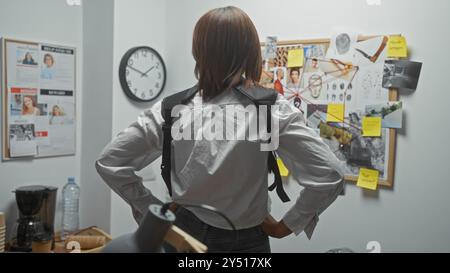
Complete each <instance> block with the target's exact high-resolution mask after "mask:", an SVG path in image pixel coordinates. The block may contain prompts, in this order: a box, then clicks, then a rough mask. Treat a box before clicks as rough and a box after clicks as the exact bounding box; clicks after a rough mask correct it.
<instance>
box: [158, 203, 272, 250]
mask: <svg viewBox="0 0 450 273" xmlns="http://www.w3.org/2000/svg"><path fill="white" fill-rule="evenodd" d="M175 214H176V217H177V218H176V220H175V225H176V226H177V227H179V228H181V229H182V230H183V231H185V232H187V233H188V234H189V235H191V236H192V237H194V238H195V239H197V240H199V241H200V242H202V243H204V244H205V245H206V246H207V247H208V252H209V253H214V252H226V253H270V244H269V237H268V236H267V234H265V233H264V231H263V230H262V228H261V226H259V225H258V226H256V227H252V228H247V229H239V230H237V231H233V230H227V229H221V228H217V227H213V226H210V225H208V224H205V223H204V222H202V221H201V220H200V219H199V218H197V216H195V215H194V214H193V213H192V212H190V211H189V210H187V209H185V208H183V207H179V208H178V209H177V211H176V212H175ZM236 235H237V236H236ZM164 249H165V251H166V252H176V249H175V248H173V247H172V246H170V245H168V244H165V245H164Z"/></svg>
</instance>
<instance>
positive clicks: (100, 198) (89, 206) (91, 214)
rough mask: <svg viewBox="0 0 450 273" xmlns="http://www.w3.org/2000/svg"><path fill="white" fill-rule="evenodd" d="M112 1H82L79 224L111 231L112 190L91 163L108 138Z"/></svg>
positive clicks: (111, 66)
mask: <svg viewBox="0 0 450 273" xmlns="http://www.w3.org/2000/svg"><path fill="white" fill-rule="evenodd" d="M113 35H114V2H113V1H110V0H95V1H84V2H83V91H84V94H85V96H84V97H83V112H82V123H83V124H82V126H83V127H82V129H83V135H82V138H83V142H82V148H81V152H82V160H81V181H82V187H81V196H85V197H90V198H84V200H83V202H82V203H81V204H80V218H81V226H83V227H86V226H92V225H95V226H98V227H100V228H102V229H103V230H105V231H109V230H110V213H111V190H110V189H109V188H108V186H107V185H106V184H105V183H104V182H103V180H102V179H101V178H100V176H99V175H98V173H97V171H96V169H95V167H94V162H95V160H96V159H97V158H98V156H99V154H100V153H101V151H102V149H103V147H104V146H105V145H106V144H107V143H108V142H109V141H111V130H112V113H113V108H112V107H113V105H112V101H113V73H112V71H113V42H114V41H113Z"/></svg>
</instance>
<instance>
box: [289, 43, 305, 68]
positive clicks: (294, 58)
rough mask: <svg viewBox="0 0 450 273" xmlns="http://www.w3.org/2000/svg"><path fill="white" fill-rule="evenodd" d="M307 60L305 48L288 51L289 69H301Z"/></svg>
mask: <svg viewBox="0 0 450 273" xmlns="http://www.w3.org/2000/svg"><path fill="white" fill-rule="evenodd" d="M304 60H305V53H304V51H303V48H296V49H291V50H289V51H288V61H287V67H301V66H303V63H304Z"/></svg>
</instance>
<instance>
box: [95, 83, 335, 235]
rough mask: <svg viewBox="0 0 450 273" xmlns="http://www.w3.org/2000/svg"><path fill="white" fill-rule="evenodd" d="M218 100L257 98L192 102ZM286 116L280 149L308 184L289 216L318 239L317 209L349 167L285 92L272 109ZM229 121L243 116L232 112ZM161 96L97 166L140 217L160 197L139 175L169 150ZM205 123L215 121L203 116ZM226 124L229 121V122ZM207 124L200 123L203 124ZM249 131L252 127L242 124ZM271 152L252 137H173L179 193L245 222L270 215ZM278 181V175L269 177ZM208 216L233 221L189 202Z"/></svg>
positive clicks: (178, 198) (192, 105)
mask: <svg viewBox="0 0 450 273" xmlns="http://www.w3.org/2000/svg"><path fill="white" fill-rule="evenodd" d="M210 104H214V105H218V106H220V107H225V106H226V105H243V106H247V105H249V104H251V102H250V101H249V99H248V98H246V97H244V96H242V95H240V94H238V93H236V92H233V91H231V90H227V91H225V92H223V93H222V94H220V95H219V96H217V97H215V98H214V99H212V100H211V101H209V102H208V103H202V98H201V96H200V95H199V94H197V95H196V96H195V97H194V98H193V99H192V101H191V102H189V103H188V104H187V106H188V109H190V110H193V109H197V110H198V109H199V108H201V109H207V108H208V107H207V106H208V105H210ZM192 113H194V114H193V116H194V118H193V119H192V120H191V119H186V120H185V121H184V123H181V124H182V127H183V129H186V128H194V127H195V126H194V125H193V124H189V122H191V123H192V122H195V120H198V119H202V120H205V118H206V117H211V113H208V111H192ZM272 117H273V119H278V122H279V146H278V148H277V150H276V152H277V154H278V155H279V156H280V157H281V159H282V160H283V162H284V164H285V165H286V167H287V168H288V169H289V171H290V175H292V178H293V179H294V180H295V181H297V182H298V183H299V184H300V185H301V186H303V190H302V191H301V192H300V194H299V196H298V198H297V200H296V202H295V204H294V205H293V206H292V207H291V208H290V209H289V210H288V211H287V213H286V214H285V215H284V217H283V221H284V223H285V224H286V225H287V227H289V228H290V229H291V230H292V231H293V232H294V233H295V234H297V235H298V234H300V233H301V232H302V231H305V233H306V234H307V236H308V238H311V235H312V232H313V229H314V227H315V226H316V224H317V221H318V216H319V215H320V214H321V213H322V211H324V210H325V209H326V208H327V207H328V206H329V205H330V204H331V203H332V202H333V201H334V200H335V199H336V197H337V196H338V195H339V194H340V193H341V192H342V189H343V172H342V171H341V169H340V163H339V160H338V159H337V158H336V156H335V155H334V153H333V152H332V151H331V150H330V149H329V147H328V146H327V145H326V144H325V143H324V142H323V141H322V139H321V138H320V137H319V136H318V135H317V133H316V132H315V131H314V130H312V129H311V128H308V127H307V126H306V124H305V119H304V117H303V114H302V113H301V112H300V111H299V110H298V109H297V108H295V107H294V106H293V105H292V104H291V103H289V102H288V101H287V100H286V99H285V98H283V97H282V96H281V95H280V96H278V98H277V101H276V104H275V107H273V111H272ZM225 119H226V120H227V122H230V121H231V122H236V123H237V128H239V126H248V123H247V125H245V124H243V125H239V124H240V122H242V120H239V119H237V118H236V117H235V116H225ZM163 122H164V120H163V118H162V115H161V102H158V103H156V104H155V105H154V106H153V107H151V108H150V109H148V110H146V111H144V112H143V113H142V114H141V115H140V116H139V117H138V120H137V122H135V123H133V124H131V125H130V126H129V127H128V128H127V129H125V130H124V131H122V132H121V133H119V134H118V135H117V137H116V138H115V139H114V140H113V141H112V142H111V143H110V144H108V145H107V146H106V147H105V149H104V150H103V152H102V154H101V156H100V158H99V159H98V160H97V162H96V168H97V170H98V172H99V174H100V175H101V177H102V178H103V179H104V180H105V182H106V183H107V184H108V185H109V186H110V187H111V188H112V189H113V190H114V191H115V192H116V193H117V194H118V195H119V196H121V197H122V198H123V199H124V200H125V201H126V202H127V203H128V204H130V205H131V207H132V209H133V213H134V216H135V218H136V219H137V220H139V219H140V218H141V217H142V215H143V213H145V212H146V211H147V207H148V205H149V204H151V203H154V202H157V201H158V200H156V198H155V197H154V196H153V195H152V193H151V191H150V190H149V189H147V188H146V187H145V186H144V185H143V184H142V178H141V177H139V176H138V175H136V173H135V172H136V171H139V170H141V169H142V168H144V167H145V166H147V165H148V164H150V163H151V162H153V161H154V160H155V159H156V158H158V157H159V156H161V153H162V141H163V138H162V135H163V133H162V128H161V126H162V124H163ZM202 126H203V127H207V126H211V124H208V122H206V123H205V122H203V124H202ZM224 127H225V126H224ZM200 129H201V128H200ZM237 131H238V132H245V130H239V129H238V130H237ZM267 158H268V152H262V151H261V149H260V141H258V140H256V141H254V140H253V141H251V140H212V141H210V140H206V139H202V140H200V139H197V140H195V139H194V140H174V141H173V142H172V156H171V159H172V161H171V162H172V164H171V166H172V172H171V180H172V192H173V193H172V199H173V201H174V202H176V203H179V204H207V205H210V206H213V207H215V208H217V209H218V210H219V211H221V212H222V213H224V214H225V215H227V216H228V217H229V218H230V220H231V221H232V222H233V223H234V225H235V226H236V227H237V228H238V229H243V228H249V227H253V226H256V225H259V224H261V223H262V222H263V220H264V218H265V217H266V216H267V215H268V213H269V210H270V208H269V207H268V203H269V202H268V191H267V187H268V183H269V181H268V169H267ZM270 182H272V181H270ZM187 209H189V210H190V211H192V212H193V213H194V214H195V215H196V216H197V217H198V218H200V219H201V220H202V221H203V222H205V223H207V224H209V225H212V226H216V227H219V228H223V229H230V226H229V225H228V223H227V222H226V221H225V220H224V219H223V218H221V217H220V216H218V215H216V214H213V213H211V212H208V211H205V210H201V209H195V208H189V207H187Z"/></svg>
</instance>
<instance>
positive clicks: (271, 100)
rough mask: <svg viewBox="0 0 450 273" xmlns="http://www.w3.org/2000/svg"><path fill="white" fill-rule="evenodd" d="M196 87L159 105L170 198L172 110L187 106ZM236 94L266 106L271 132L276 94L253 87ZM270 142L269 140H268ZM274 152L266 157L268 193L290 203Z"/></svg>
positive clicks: (166, 181)
mask: <svg viewBox="0 0 450 273" xmlns="http://www.w3.org/2000/svg"><path fill="white" fill-rule="evenodd" d="M197 90H198V88H197V86H194V87H192V88H190V89H187V90H184V91H181V92H179V93H176V94H174V95H171V96H168V97H166V98H164V100H163V101H162V104H161V115H162V117H163V118H164V123H163V125H162V131H163V150H162V161H161V175H162V177H163V180H164V182H165V184H166V186H167V189H168V191H169V194H170V196H172V183H171V177H170V172H171V150H172V149H171V143H172V133H171V131H172V115H171V114H172V108H173V107H175V106H176V105H181V104H187V103H188V102H189V101H190V100H191V99H192V98H193V97H194V96H195V94H196V93H197ZM234 90H236V91H237V92H238V93H240V94H242V95H244V96H245V97H247V98H248V99H249V100H250V101H251V102H252V103H254V104H255V105H256V106H259V105H267V131H268V132H269V133H270V132H271V126H272V123H271V121H272V118H271V116H272V114H271V111H270V107H271V105H273V104H275V101H276V99H277V96H278V93H277V92H276V91H275V90H272V89H266V88H262V87H253V88H249V89H245V90H244V89H243V88H241V87H236V88H235V89H234ZM269 141H270V139H269ZM275 158H276V157H275V154H274V152H269V157H268V169H269V172H273V174H274V177H275V179H274V183H273V184H272V185H271V186H270V187H269V190H270V191H273V190H274V189H275V188H276V190H277V194H278V196H279V197H280V199H281V200H282V201H283V202H288V201H290V199H289V197H288V196H287V194H286V192H285V191H284V189H283V182H282V180H281V175H280V170H279V169H278V164H277V161H276V159H275Z"/></svg>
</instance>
